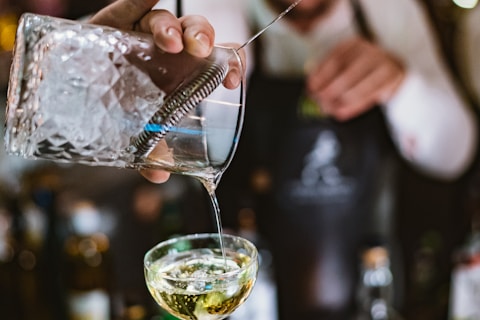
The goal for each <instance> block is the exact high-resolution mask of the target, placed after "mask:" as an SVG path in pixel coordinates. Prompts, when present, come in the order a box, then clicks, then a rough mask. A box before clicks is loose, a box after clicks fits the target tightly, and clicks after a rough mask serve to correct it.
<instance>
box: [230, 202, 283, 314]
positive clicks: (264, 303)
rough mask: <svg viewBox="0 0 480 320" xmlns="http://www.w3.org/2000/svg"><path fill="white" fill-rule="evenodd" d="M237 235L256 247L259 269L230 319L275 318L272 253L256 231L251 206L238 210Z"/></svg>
mask: <svg viewBox="0 0 480 320" xmlns="http://www.w3.org/2000/svg"><path fill="white" fill-rule="evenodd" d="M237 218H238V235H239V236H241V237H243V238H245V239H247V240H250V241H251V242H252V243H253V244H255V246H256V247H257V249H258V253H259V270H258V275H257V280H256V282H255V288H254V290H253V291H252V294H251V295H250V297H249V298H248V300H247V301H245V303H244V304H242V305H241V306H240V307H239V308H238V310H236V311H235V312H234V313H233V314H232V315H230V317H229V319H230V320H243V319H248V320H276V319H278V311H277V288H276V284H275V281H274V274H273V271H274V270H273V264H272V253H271V252H270V250H269V247H268V245H267V244H266V243H265V241H264V240H263V239H262V237H261V235H260V234H259V232H258V225H257V217H256V213H255V211H254V210H253V209H252V208H248V207H246V208H242V209H240V211H239V212H238V217H237Z"/></svg>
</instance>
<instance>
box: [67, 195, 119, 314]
mask: <svg viewBox="0 0 480 320" xmlns="http://www.w3.org/2000/svg"><path fill="white" fill-rule="evenodd" d="M69 222H70V227H71V234H70V235H69V236H68V237H67V238H66V240H65V243H64V267H65V268H64V277H65V286H66V291H67V308H68V315H69V318H70V319H72V320H77V319H89V320H107V319H110V318H111V314H112V312H111V305H112V301H111V297H112V295H111V281H110V280H111V275H112V269H111V267H112V266H111V260H110V253H109V249H110V243H109V238H108V237H107V235H106V234H105V233H102V232H101V224H102V221H101V214H100V212H99V210H98V208H96V206H95V205H94V204H93V203H91V202H88V201H79V202H76V203H75V204H73V206H72V208H71V211H70V217H69Z"/></svg>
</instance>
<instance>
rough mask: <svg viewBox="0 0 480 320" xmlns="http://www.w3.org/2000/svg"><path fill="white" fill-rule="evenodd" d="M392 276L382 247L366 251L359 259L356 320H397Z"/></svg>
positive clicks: (385, 252) (388, 258) (386, 255)
mask: <svg viewBox="0 0 480 320" xmlns="http://www.w3.org/2000/svg"><path fill="white" fill-rule="evenodd" d="M393 293H394V292H393V275H392V271H391V269H390V256H389V252H388V250H387V249H386V248H385V247H383V246H374V247H371V248H368V249H366V250H365V251H364V252H363V254H362V257H361V277H360V284H359V288H358V308H359V313H358V317H357V319H358V320H399V319H401V317H400V316H399V315H398V314H397V312H396V311H395V310H394V308H393Z"/></svg>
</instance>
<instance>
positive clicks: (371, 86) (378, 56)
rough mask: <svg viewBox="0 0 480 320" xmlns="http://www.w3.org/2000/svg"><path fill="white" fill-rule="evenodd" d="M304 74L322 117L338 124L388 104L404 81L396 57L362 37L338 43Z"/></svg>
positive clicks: (401, 69)
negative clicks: (380, 105) (327, 116)
mask: <svg viewBox="0 0 480 320" xmlns="http://www.w3.org/2000/svg"><path fill="white" fill-rule="evenodd" d="M307 72H308V73H309V76H308V78H307V88H308V90H309V92H310V95H311V97H312V98H313V99H314V100H316V101H317V102H318V104H319V106H321V108H322V112H323V113H324V114H328V115H330V116H332V117H333V118H335V119H337V120H340V121H346V120H349V119H352V118H354V117H356V116H358V115H360V114H362V113H364V112H366V111H368V110H369V109H371V108H372V107H374V106H375V105H377V104H381V103H385V102H387V101H388V100H389V99H391V97H392V96H393V95H394V94H395V92H396V91H397V90H398V88H399V87H400V84H401V83H402V81H403V79H404V78H405V69H404V66H403V65H402V63H401V62H400V61H399V60H398V59H397V58H396V57H394V56H392V55H391V54H390V53H388V52H386V51H385V50H384V49H382V48H380V47H379V46H378V45H376V44H374V43H372V42H369V41H367V40H365V39H363V38H361V37H355V38H353V39H350V40H348V41H346V42H344V43H341V44H340V45H339V46H337V47H336V48H335V49H333V51H332V52H331V53H330V54H329V55H328V56H327V58H326V59H325V60H323V61H322V62H321V63H320V64H318V65H316V66H313V67H312V68H311V70H307Z"/></svg>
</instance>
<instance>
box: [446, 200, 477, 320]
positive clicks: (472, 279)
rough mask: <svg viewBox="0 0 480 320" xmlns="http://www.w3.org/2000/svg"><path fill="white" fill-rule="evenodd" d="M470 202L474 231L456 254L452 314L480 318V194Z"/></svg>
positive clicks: (455, 319)
mask: <svg viewBox="0 0 480 320" xmlns="http://www.w3.org/2000/svg"><path fill="white" fill-rule="evenodd" d="M472 203H473V205H472V206H471V213H472V231H471V233H470V234H469V235H468V237H467V241H466V242H465V244H464V245H463V246H462V247H461V248H460V249H459V250H458V251H457V252H456V253H455V254H454V263H455V267H454V268H453V271H452V277H451V290H450V306H449V308H450V310H449V318H450V319H452V320H465V319H472V320H473V319H480V303H479V302H480V198H476V199H474V201H473V202H472Z"/></svg>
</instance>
